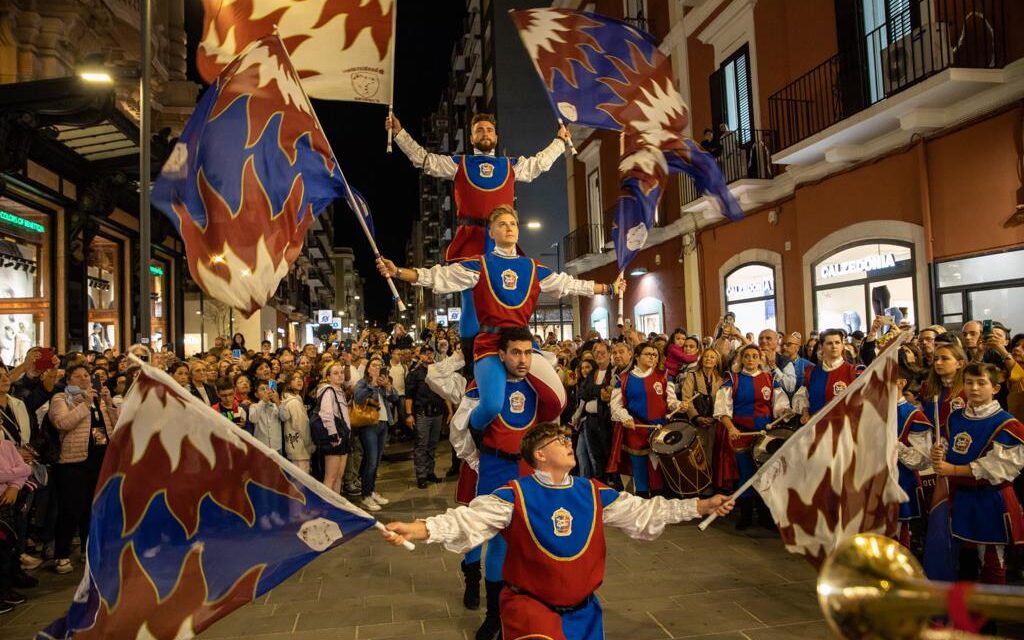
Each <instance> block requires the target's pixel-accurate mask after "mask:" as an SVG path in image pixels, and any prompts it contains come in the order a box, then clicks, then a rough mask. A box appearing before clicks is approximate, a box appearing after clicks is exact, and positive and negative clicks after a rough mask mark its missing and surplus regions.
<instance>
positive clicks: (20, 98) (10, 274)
mask: <svg viewBox="0 0 1024 640" xmlns="http://www.w3.org/2000/svg"><path fill="white" fill-rule="evenodd" d="M139 21H140V16H139V4H138V2H133V1H131V0H91V1H89V2H80V1H70V0H56V1H53V2H32V1H28V0H0V32H2V33H3V34H4V35H3V37H0V149H3V151H2V153H0V260H2V261H0V318H2V320H0V325H3V326H2V327H0V331H2V334H0V357H3V358H4V360H5V362H6V363H7V364H12V363H16V362H18V361H20V358H22V357H23V355H24V352H25V351H26V350H27V349H28V347H30V346H33V345H37V344H39V345H47V346H54V347H55V348H56V349H57V350H58V351H61V352H63V351H68V350H78V349H105V348H108V347H109V348H113V349H116V350H118V351H122V352H123V351H124V350H125V349H126V347H127V346H128V345H130V344H131V343H133V342H136V341H137V340H138V339H139V337H140V335H141V334H142V333H147V334H148V335H149V336H150V337H151V339H152V344H153V346H154V347H157V348H161V347H163V346H164V345H171V346H173V348H174V349H175V351H176V352H177V353H178V354H179V355H190V354H191V353H195V352H197V351H200V350H205V349H207V348H209V346H211V345H212V344H213V338H214V337H215V336H217V335H227V334H231V333H243V335H245V337H246V339H247V340H248V341H249V342H254V341H255V342H256V343H258V342H259V340H261V339H265V338H266V339H271V340H272V342H274V343H275V346H282V345H287V344H301V343H302V342H304V341H306V339H305V338H306V334H308V324H309V323H310V320H311V318H312V316H313V313H314V310H315V309H317V308H321V307H323V308H331V307H332V305H333V299H334V293H333V292H334V284H333V267H332V264H331V256H330V255H329V254H330V248H331V242H332V240H331V233H332V231H331V229H330V222H329V220H321V221H318V222H317V223H315V224H314V225H313V227H312V229H311V230H310V232H309V236H308V237H307V241H306V249H305V250H304V255H303V256H302V257H300V258H299V260H298V261H297V263H296V265H295V267H294V268H293V269H292V272H291V273H290V274H289V276H288V278H286V280H285V281H284V282H283V283H282V286H281V289H280V290H279V291H278V292H277V295H276V296H275V298H274V302H273V304H272V305H270V306H268V308H266V309H263V310H262V311H261V312H260V313H258V314H255V315H254V316H253V317H252V318H248V319H246V318H242V317H241V316H240V315H238V314H235V313H232V312H231V311H230V310H228V309H227V308H226V307H224V305H220V304H219V303H217V302H216V301H212V300H209V299H204V297H203V296H202V294H201V292H200V291H199V289H198V287H197V286H196V285H195V283H194V282H192V280H191V278H190V276H189V274H188V268H187V264H186V262H185V260H184V255H183V251H184V247H183V246H182V244H181V241H180V239H179V238H178V237H177V233H176V232H175V230H174V228H173V226H172V225H171V224H170V223H169V222H168V221H167V219H166V218H165V217H164V215H163V214H162V213H160V212H159V211H156V210H153V211H152V212H150V215H151V233H152V246H151V255H152V261H151V263H150V265H149V269H148V271H147V272H146V273H140V271H142V270H141V269H140V268H139V259H138V249H139V243H138V227H139V225H138V221H139V205H138V174H139V146H138V140H139V128H138V118H139V91H138V90H139V84H138V81H137V80H131V79H129V78H132V77H135V78H137V77H138V73H139V64H140V46H139V43H140V42H141V38H140V34H139ZM152 22H153V42H154V54H153V70H152V71H153V83H154V85H153V94H152V101H151V107H152V114H153V131H154V134H155V135H154V136H153V143H152V158H151V166H152V175H153V176H155V175H156V174H157V173H158V172H159V169H160V167H161V166H162V164H163V160H164V159H165V158H166V157H167V154H168V153H169V152H170V150H171V148H172V147H173V143H174V136H175V135H176V134H177V133H178V132H180V130H181V128H182V127H183V125H184V123H185V121H186V120H187V119H188V116H189V115H190V114H191V112H192V109H193V107H194V105H195V102H196V97H197V95H198V91H199V88H200V87H199V86H198V85H197V84H195V83H194V82H191V81H189V80H188V78H187V73H186V72H187V68H186V65H187V60H186V47H187V42H186V32H185V9H184V3H183V2H180V1H175V0H156V1H154V2H153V15H152ZM83 63H100V64H103V65H105V66H106V67H107V68H108V69H111V70H112V71H113V75H114V76H115V77H119V78H122V80H118V81H116V82H115V83H114V84H113V85H112V86H111V85H106V86H95V85H92V86H90V85H89V84H88V83H86V82H84V81H83V80H81V79H80V78H78V77H77V75H76V70H77V68H78V67H79V66H80V65H82V64H83ZM140 277H147V278H150V279H151V282H150V292H151V293H150V301H149V304H150V317H151V321H152V324H151V327H150V328H149V331H148V332H142V331H141V330H140V327H139V326H138V321H137V318H138V304H139V300H138V287H139V278H140ZM7 343H10V346H9V348H8V347H7V346H6V345H7Z"/></svg>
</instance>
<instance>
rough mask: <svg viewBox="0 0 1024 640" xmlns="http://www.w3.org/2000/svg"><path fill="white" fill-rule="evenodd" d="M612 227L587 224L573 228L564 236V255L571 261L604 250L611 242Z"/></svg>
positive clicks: (566, 259)
mask: <svg viewBox="0 0 1024 640" xmlns="http://www.w3.org/2000/svg"><path fill="white" fill-rule="evenodd" d="M611 240H612V237H611V228H610V227H609V228H607V229H606V228H604V225H599V224H587V225H583V226H581V227H578V228H576V229H573V230H572V231H570V232H569V234H568V235H566V236H565V237H564V238H562V255H563V256H564V258H565V262H566V263H569V262H572V261H573V260H576V259H577V258H582V257H583V256H585V255H588V254H597V253H602V252H604V247H605V245H607V244H608V243H609V242H611Z"/></svg>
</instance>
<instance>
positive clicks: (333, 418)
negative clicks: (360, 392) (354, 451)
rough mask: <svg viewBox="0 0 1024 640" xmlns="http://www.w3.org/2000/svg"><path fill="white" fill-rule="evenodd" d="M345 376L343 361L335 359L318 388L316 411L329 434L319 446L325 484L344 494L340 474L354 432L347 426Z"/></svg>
mask: <svg viewBox="0 0 1024 640" xmlns="http://www.w3.org/2000/svg"><path fill="white" fill-rule="evenodd" d="M344 379H345V367H344V365H342V364H341V363H340V362H338V363H332V364H330V365H328V367H327V371H326V372H324V381H323V382H322V383H321V384H320V386H319V387H317V390H316V398H317V400H316V402H317V413H319V414H320V419H321V420H322V421H323V423H324V429H326V430H327V436H328V438H329V440H328V441H327V443H325V445H323V446H320V447H319V448H320V449H321V452H322V453H323V454H324V484H325V485H327V486H328V487H330V489H331V491H334V492H335V493H337V494H338V495H341V476H342V474H344V473H345V461H346V459H347V458H348V453H349V450H350V443H351V434H352V432H351V431H350V430H349V428H348V421H349V415H348V414H349V406H348V398H346V397H345V390H344V389H343V388H342V386H341V384H342V382H343V381H344Z"/></svg>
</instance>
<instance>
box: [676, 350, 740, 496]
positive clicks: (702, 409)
mask: <svg viewBox="0 0 1024 640" xmlns="http://www.w3.org/2000/svg"><path fill="white" fill-rule="evenodd" d="M695 364H696V365H697V367H696V368H692V369H690V370H689V371H686V372H684V373H682V374H680V376H679V386H680V387H681V388H682V390H683V398H684V399H689V400H690V407H689V408H688V409H687V410H686V413H687V415H688V416H689V418H690V422H691V423H692V424H693V425H694V426H695V427H697V433H698V434H699V435H700V441H701V444H702V445H703V446H704V457H705V459H706V460H707V461H708V471H710V472H711V473H712V477H714V472H715V467H716V466H717V465H715V464H714V461H715V459H716V458H715V455H714V454H715V440H716V439H715V431H716V430H717V429H718V428H719V425H718V421H717V420H715V418H714V413H715V396H716V395H718V390H719V389H720V388H721V387H722V355H721V354H720V353H718V351H717V350H715V349H714V348H708V349H704V351H703V352H702V353H701V354H700V358H699V359H698V360H697V362H696V363H695ZM729 455H732V450H731V449H730V450H729ZM708 491H711V489H710V488H709V489H708Z"/></svg>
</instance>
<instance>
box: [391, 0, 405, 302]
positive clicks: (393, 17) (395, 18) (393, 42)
mask: <svg viewBox="0 0 1024 640" xmlns="http://www.w3.org/2000/svg"><path fill="white" fill-rule="evenodd" d="M391 7H392V9H393V11H392V14H391V59H390V60H389V61H388V67H389V73H388V78H389V79H390V80H391V91H390V92H389V93H388V122H391V118H392V117H393V116H394V115H395V111H394V105H395V50H396V49H397V48H398V47H397V44H398V31H397V28H398V0H395V2H394V3H393V4H392V5H391ZM394 137H395V133H394V130H393V129H392V128H391V127H388V150H387V151H388V153H391V140H392V139H393V138H394ZM391 290H392V292H394V291H395V285H394V284H392V285H391ZM395 297H396V298H397V297H398V294H397V293H395ZM399 306H403V305H402V304H401V301H399ZM402 310H403V311H404V310H405V309H402Z"/></svg>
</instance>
